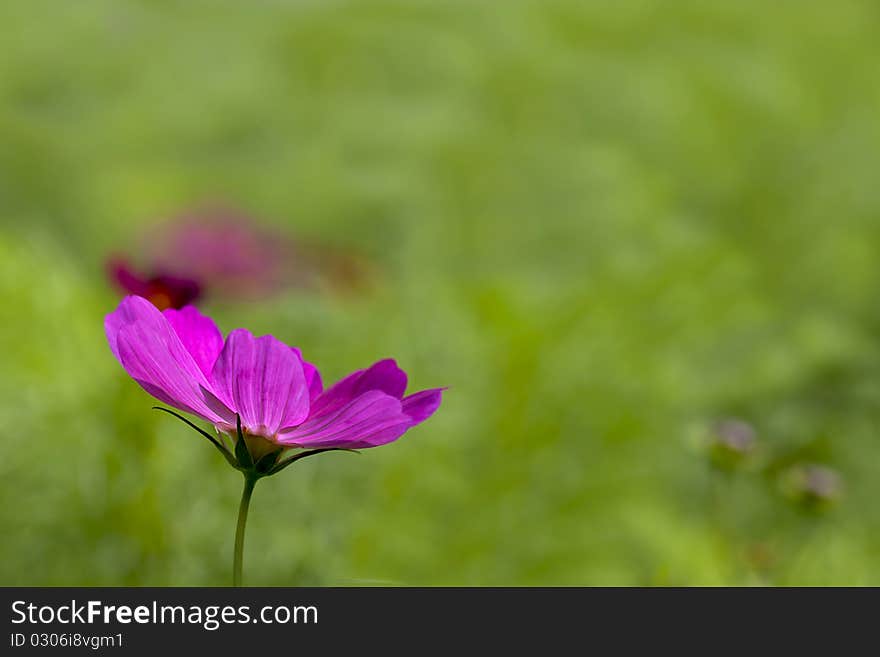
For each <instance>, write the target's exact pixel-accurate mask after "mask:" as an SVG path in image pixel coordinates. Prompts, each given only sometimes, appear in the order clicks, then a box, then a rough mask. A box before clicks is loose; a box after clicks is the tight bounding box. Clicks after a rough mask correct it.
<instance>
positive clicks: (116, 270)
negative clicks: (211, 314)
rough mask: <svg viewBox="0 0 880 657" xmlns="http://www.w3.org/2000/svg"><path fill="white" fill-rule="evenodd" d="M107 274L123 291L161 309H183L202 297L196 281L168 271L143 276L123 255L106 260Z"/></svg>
mask: <svg viewBox="0 0 880 657" xmlns="http://www.w3.org/2000/svg"><path fill="white" fill-rule="evenodd" d="M107 273H108V274H109V276H110V279H111V280H112V281H114V282H115V283H116V284H117V285H118V286H119V288H120V289H121V290H122V291H123V292H126V293H127V294H136V295H137V296H139V297H144V298H145V299H147V300H149V301H150V302H151V303H152V304H153V305H154V306H156V308H158V309H159V310H165V309H166V308H183V307H184V306H187V305H190V304H192V303H194V302H195V301H197V300H198V298H199V296H201V286H200V285H199V283H198V282H197V281H194V280H191V279H188V278H179V277H176V276H171V275H168V274H157V275H153V276H149V277H146V276H142V275H140V274H138V273H136V272H134V271H133V270H132V269H131V268H130V266H129V265H128V264H127V263H126V262H125V261H124V260H123V259H122V258H121V257H114V258H112V259H111V260H110V261H109V262H108V263H107Z"/></svg>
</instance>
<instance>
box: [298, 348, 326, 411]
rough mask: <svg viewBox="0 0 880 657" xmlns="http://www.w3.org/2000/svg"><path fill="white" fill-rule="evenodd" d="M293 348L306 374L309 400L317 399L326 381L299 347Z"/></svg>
mask: <svg viewBox="0 0 880 657" xmlns="http://www.w3.org/2000/svg"><path fill="white" fill-rule="evenodd" d="M291 349H292V350H293V351H294V353H295V354H296V355H297V357H298V358H299V360H300V362H301V363H302V367H303V374H305V376H306V385H307V386H308V387H309V401H310V402H312V401H315V399H317V398H318V396H319V395H320V394H321V393H322V392H324V382H323V381H321V373H320V372H319V371H318V368H317V367H315V366H314V365H312V364H311V363H310V362H309V361H307V360H305V359H304V358H303V357H302V352H301V351H300V350H299V349H298V348H296V347H291Z"/></svg>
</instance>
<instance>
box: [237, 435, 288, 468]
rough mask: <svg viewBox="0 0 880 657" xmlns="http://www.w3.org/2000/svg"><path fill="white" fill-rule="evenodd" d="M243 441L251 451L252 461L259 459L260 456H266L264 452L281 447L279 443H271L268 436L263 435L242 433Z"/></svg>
mask: <svg viewBox="0 0 880 657" xmlns="http://www.w3.org/2000/svg"><path fill="white" fill-rule="evenodd" d="M244 442H245V444H246V445H247V448H248V451H249V452H250V453H251V456H252V457H253V459H254V462H256V461H259V460H260V459H261V458H263V457H264V456H266V454H270V453H272V452H277V451H278V450H279V449H281V448H282V446H281V445H279V444H278V443H273V442H272V441H271V440H269V439H268V438H264V437H263V436H256V435H253V434H249V433H245V434H244Z"/></svg>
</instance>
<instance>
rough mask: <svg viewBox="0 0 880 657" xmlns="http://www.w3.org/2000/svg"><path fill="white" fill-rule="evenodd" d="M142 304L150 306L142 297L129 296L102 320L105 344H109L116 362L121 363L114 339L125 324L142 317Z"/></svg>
mask: <svg viewBox="0 0 880 657" xmlns="http://www.w3.org/2000/svg"><path fill="white" fill-rule="evenodd" d="M142 303H146V304H147V305H150V306H152V305H153V304H151V303H150V302H149V301H147V300H146V299H143V298H142V297H136V296H129V297H125V298H124V299H123V300H122V301H120V302H119V305H118V306H117V307H116V310H114V311H113V312H112V313H110V314H109V315H107V316H106V317H105V318H104V333H105V334H106V336H107V342H108V343H109V344H110V351H112V352H113V355H114V356H116V360H118V361H119V362H122V360H121V359H120V358H119V348H118V346H117V344H116V338H117V336H118V335H119V330H120V329H121V328H122V327H123V326H125V325H126V324H131V323H132V322H135V321H137V320H138V318H139V317H141V316H144V310H143V306H142Z"/></svg>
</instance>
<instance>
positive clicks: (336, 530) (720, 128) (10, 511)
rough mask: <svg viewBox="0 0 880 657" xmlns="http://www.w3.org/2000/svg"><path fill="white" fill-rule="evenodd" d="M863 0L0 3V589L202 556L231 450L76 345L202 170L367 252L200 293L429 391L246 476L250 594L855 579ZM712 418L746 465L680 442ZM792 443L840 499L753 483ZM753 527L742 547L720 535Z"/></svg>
mask: <svg viewBox="0 0 880 657" xmlns="http://www.w3.org/2000/svg"><path fill="white" fill-rule="evenodd" d="M878 20H880V8H878V5H877V4H876V3H874V2H870V1H867V0H866V1H864V2H859V1H853V0H841V1H839V2H833V3H830V2H807V1H794V0H790V1H782V2H773V3H767V2H759V1H757V0H743V1H740V2H697V1H694V2H686V1H679V0H676V1H670V0H662V1H660V0H657V1H648V0H642V1H624V2H610V1H609V2H593V1H587V0H567V1H565V0H503V1H502V0H498V1H497V2H480V1H476V0H442V1H440V0H438V1H434V2H428V1H420V0H399V1H387V0H376V1H366V0H363V1H356V0H352V1H331V0H326V1H317V0H314V1H305V0H303V1H294V0H255V1H253V2H246V3H245V2H238V1H232V0H216V1H210V2H209V1H197V0H192V1H186V2H183V1H180V2H175V1H171V0H165V1H161V2H160V1H157V2H119V1H118V0H82V1H79V2H53V1H49V0H12V1H9V2H4V3H2V5H0V301H2V303H0V344H2V345H3V355H2V362H0V427H2V436H0V445H2V448H0V531H2V540H0V584H4V585H17V584H18V585H79V584H90V585H226V584H228V583H229V579H230V572H229V571H230V562H231V550H232V534H233V525H234V520H235V511H236V505H237V501H238V495H239V493H240V477H239V475H238V474H237V473H235V472H233V471H232V470H231V469H230V468H229V467H228V466H227V464H226V463H224V462H223V461H222V459H220V458H219V456H218V455H217V454H216V452H214V450H212V449H210V446H208V445H207V443H205V441H204V440H203V439H201V438H199V437H198V436H197V435H196V434H194V433H192V432H191V431H190V430H188V429H187V428H186V427H184V426H182V425H180V424H179V423H177V422H176V421H174V420H173V419H172V418H169V417H167V416H160V415H159V414H158V413H156V412H154V411H151V410H150V406H151V405H152V400H151V399H150V398H149V397H148V396H147V395H146V394H145V393H144V392H142V391H141V390H140V388H138V387H137V386H136V384H134V383H133V382H131V381H130V380H129V379H128V378H127V377H126V376H125V374H124V373H123V372H122V370H121V368H120V367H119V365H118V364H117V363H116V362H115V360H114V359H113V358H112V356H111V354H110V353H109V350H108V348H107V346H106V342H105V339H104V336H103V332H102V324H101V322H102V317H103V315H104V314H105V313H106V312H108V311H109V310H111V309H112V308H113V307H114V306H115V304H116V303H117V301H118V295H117V294H116V293H115V292H114V291H113V290H111V289H110V288H109V286H108V284H107V282H106V281H105V279H104V276H103V271H102V266H103V261H104V258H105V257H106V256H107V254H108V253H110V252H111V251H114V250H118V249H120V248H123V249H124V248H125V247H126V245H128V244H130V243H131V242H132V240H133V239H134V238H135V236H136V235H137V234H138V233H139V232H140V231H141V230H143V228H144V227H145V226H148V225H150V224H151V223H152V222H153V221H154V220H156V219H157V218H160V217H165V216H168V215H173V214H174V213H176V212H178V211H179V210H181V209H186V208H188V207H191V206H192V204H194V203H198V202H201V201H203V200H206V199H208V200H214V199H222V200H227V201H229V202H232V203H235V204H237V205H239V206H241V207H243V208H245V209H247V210H248V211H250V212H253V213H254V214H256V215H257V216H261V217H264V218H266V219H267V220H269V221H271V222H274V223H275V224H277V226H279V227H280V228H283V229H284V230H289V231H291V233H292V234H294V235H298V236H303V237H306V238H309V239H314V240H320V241H323V242H326V243H329V244H334V245H336V246H338V247H340V248H347V249H353V250H356V251H357V252H359V253H362V254H364V255H365V256H366V257H368V258H369V259H370V260H371V261H373V262H374V263H376V266H377V267H379V268H380V270H381V271H382V272H383V275H382V276H381V279H380V283H379V284H378V285H376V286H374V288H373V289H371V290H369V291H365V292H363V293H360V294H358V295H354V296H351V295H350V296H347V297H344V296H339V295H324V294H308V293H301V292H289V293H287V294H285V295H284V296H283V297H281V298H280V299H275V300H273V302H271V303H265V304H254V303H250V304H234V303H229V302H224V301H223V300H222V299H217V298H215V299H214V300H213V301H212V302H211V303H209V304H208V305H207V306H206V310H207V311H208V312H210V313H211V314H212V315H213V316H215V317H216V318H217V320H218V322H219V324H220V325H221V327H222V328H223V329H224V330H225V331H228V330H231V329H232V328H235V327H237V326H247V327H248V328H251V329H252V330H254V331H255V332H271V333H273V334H274V335H276V336H278V337H280V338H281V339H283V340H285V341H287V342H289V343H291V344H295V345H298V346H300V347H302V349H303V351H304V352H305V354H306V356H307V357H308V358H309V359H310V360H312V361H313V362H316V363H317V364H319V366H320V367H321V368H322V370H323V372H324V373H325V379H326V380H333V379H335V378H336V377H339V376H341V375H343V374H345V373H347V372H348V371H350V370H352V369H355V368H357V367H363V366H364V365H366V364H369V363H371V362H373V361H374V360H377V359H378V358H381V357H385V356H394V357H396V358H397V359H398V360H399V362H400V363H401V364H402V365H403V366H404V367H405V368H406V369H407V370H408V371H409V372H410V374H411V381H412V383H413V385H414V386H415V387H416V388H419V387H427V386H435V385H448V386H450V390H449V392H448V393H447V396H446V399H445V401H444V405H443V407H442V409H441V411H440V412H439V413H438V414H437V415H436V416H435V417H434V418H432V419H431V421H429V422H427V423H426V424H424V425H422V426H420V427H418V428H417V429H414V430H413V431H411V432H410V433H409V434H408V435H407V436H406V437H405V438H404V439H402V440H401V441H399V442H398V443H395V444H394V445H392V446H389V447H385V448H382V449H375V450H369V451H366V452H364V453H363V454H362V455H360V456H355V455H351V454H341V453H340V454H329V455H324V456H321V457H318V458H315V459H312V460H307V461H304V462H303V463H301V464H300V465H298V466H295V467H293V468H290V469H288V470H286V471H285V472H284V474H283V475H281V476H278V477H275V478H273V479H270V480H266V481H264V482H261V484H260V485H259V486H258V488H257V491H256V494H255V497H254V506H253V509H252V515H251V522H250V526H249V534H248V543H247V554H246V580H247V581H248V582H249V583H251V584H255V585H355V584H367V585H372V584H394V585H446V584H451V585H459V584H461V585H557V584H559V585H584V584H589V585H597V584H602V585H604V584H625V585H629V584H638V585H666V584H676V585H714V584H735V585H742V584H794V585H803V584H819V585H821V584H874V585H877V584H880V505H878V504H877V499H878V497H880V478H878V476H877V473H878V468H880V436H878V422H880V349H878V344H880V304H878V302H880V262H878V244H880V241H878V240H880V185H878V172H880V76H878V70H880V69H878V61H880V59H878V58H880V41H878V39H877V30H876V26H877V24H878ZM724 416H738V417H742V418H745V419H747V420H748V421H750V422H752V423H753V424H754V426H755V427H756V429H757V431H758V435H759V439H758V440H759V448H758V451H757V453H756V454H755V456H754V457H753V458H752V459H751V460H750V461H749V462H748V463H747V464H745V465H744V466H743V467H741V468H739V469H737V470H736V471H735V472H733V473H729V474H722V473H720V472H716V471H713V470H712V468H711V467H710V466H709V465H708V464H707V460H706V455H705V453H704V452H703V451H701V450H700V449H699V448H698V446H697V443H698V442H699V437H700V436H701V435H703V434H704V433H705V430H706V426H707V425H708V424H709V423H711V422H712V421H713V420H714V419H716V418H718V417H724ZM800 462H813V463H822V464H826V465H828V466H830V467H833V468H835V469H836V470H837V471H838V472H839V473H840V475H841V477H842V480H843V482H844V487H845V495H844V496H843V498H842V499H841V501H840V502H839V503H838V504H837V505H835V506H834V507H833V508H830V509H828V510H826V511H825V512H824V513H806V512H804V511H803V510H801V509H799V508H798V507H797V506H796V505H794V504H792V502H791V501H790V500H789V499H788V498H786V496H785V495H783V494H782V492H781V491H780V485H779V478H780V476H781V475H780V473H781V472H783V471H784V469H785V468H786V467H788V466H789V465H791V464H795V463H800ZM756 555H758V556H756Z"/></svg>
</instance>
